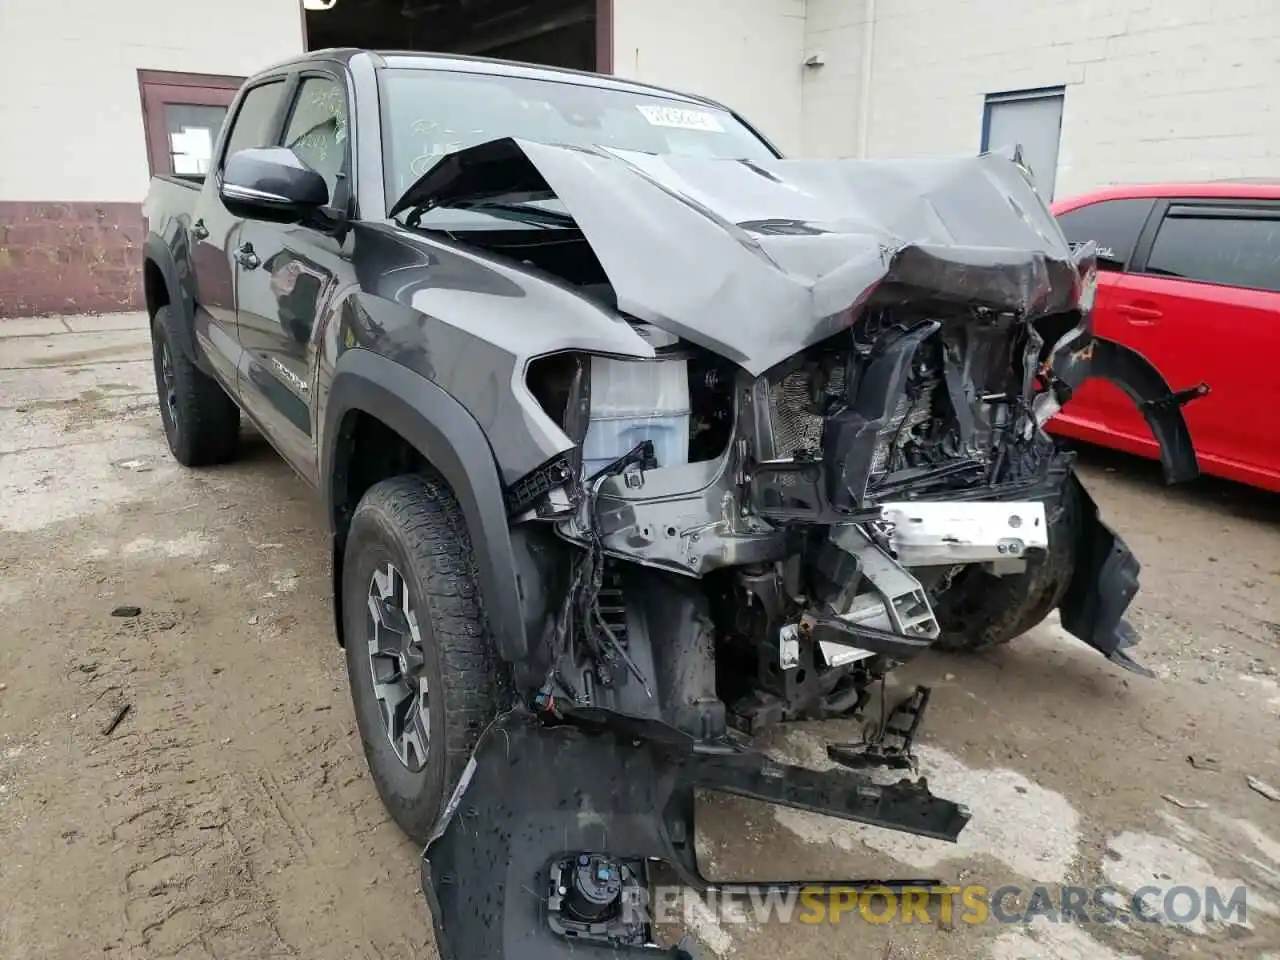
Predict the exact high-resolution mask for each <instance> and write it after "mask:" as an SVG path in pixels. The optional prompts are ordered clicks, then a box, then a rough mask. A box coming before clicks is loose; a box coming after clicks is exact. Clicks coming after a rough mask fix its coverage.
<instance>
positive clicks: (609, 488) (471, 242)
mask: <svg viewBox="0 0 1280 960" xmlns="http://www.w3.org/2000/svg"><path fill="white" fill-rule="evenodd" d="M145 213H146V218H147V223H148V236H147V240H146V260H145V286H146V301H147V307H148V311H149V314H150V317H151V323H152V336H153V342H154V348H155V349H154V355H155V371H156V385H157V389H158V391H159V397H160V414H161V417H162V420H163V424H164V429H165V433H166V436H167V437H168V442H169V445H170V447H171V449H172V451H173V454H174V456H175V457H176V458H177V459H178V460H179V461H180V462H182V463H183V464H186V465H189V466H192V467H196V466H204V465H210V464H216V463H220V462H223V461H226V460H228V459H229V458H231V457H232V456H233V455H234V453H235V450H236V443H237V437H238V433H239V426H240V418H241V414H242V413H243V414H244V415H246V416H247V417H248V418H249V419H250V420H251V421H252V422H253V424H254V425H255V426H256V427H257V428H258V429H259V430H260V431H261V433H262V434H263V435H264V436H265V437H266V438H267V439H268V440H269V441H270V442H271V444H272V445H273V446H274V447H275V448H276V449H277V450H278V451H279V452H280V454H281V455H282V456H283V457H284V458H285V459H286V460H287V461H288V462H289V464H290V465H291V466H292V467H293V468H294V469H295V470H296V471H297V473H298V474H299V476H301V477H302V478H303V479H304V480H305V481H306V482H307V483H309V484H311V485H312V486H314V487H315V488H316V489H317V491H318V492H319V494H320V496H321V497H323V499H324V502H325V504H326V507H327V515H328V518H329V528H330V535H331V537H332V551H333V604H334V611H335V625H336V629H337V635H338V639H339V642H340V643H342V644H343V646H344V648H345V653H346V659H347V665H348V669H349V673H350V681H351V692H352V697H353V700H354V704H355V712H356V717H357V720H358V725H359V729H360V733H361V737H362V740H363V744H364V750H365V754H366V756H367V759H368V763H369V767H370V769H371V771H372V774H373V781H374V783H375V784H376V786H377V789H378V792H379V794H380V795H381V797H382V800H383V801H384V803H385V804H386V806H387V809H388V810H389V811H390V813H391V815H392V816H393V817H394V818H395V820H396V822H397V823H398V824H399V825H400V826H401V827H402V828H403V829H404V830H405V831H406V833H408V835H409V836H411V837H414V838H416V839H418V840H420V841H422V842H424V843H428V846H427V849H426V853H425V857H424V889H425V890H426V892H427V895H428V897H429V899H430V901H431V904H432V906H433V913H434V917H435V923H436V927H437V934H438V942H439V945H440V949H441V951H442V953H443V954H444V955H445V956H446V957H457V958H459V960H471V958H486V960H488V958H495V957H497V958H500V957H509V958H516V957H519V958H521V960H527V958H532V960H539V958H558V957H568V956H579V955H582V954H584V953H585V954H586V955H587V956H595V955H610V956H616V955H624V954H625V955H632V954H634V955H637V956H641V955H650V954H652V955H666V956H673V957H675V956H687V955H688V954H689V951H690V949H691V948H689V947H688V946H687V945H682V946H678V947H675V948H671V949H670V950H666V951H663V950H660V949H659V948H658V947H656V946H654V944H653V932H652V928H651V924H650V922H649V919H648V918H646V917H645V916H644V915H643V911H639V912H637V910H636V909H634V908H635V907H636V904H638V903H641V902H643V893H644V889H645V884H646V882H647V879H646V878H647V869H648V867H647V864H648V863H649V862H650V861H651V860H653V859H665V860H667V861H669V862H671V863H673V864H674V865H675V867H676V869H677V870H678V871H679V873H680V876H681V877H682V878H683V879H684V880H685V881H686V882H688V883H691V884H694V885H705V882H706V881H704V880H703V879H702V877H701V874H700V873H699V872H698V869H697V862H696V857H695V856H694V853H693V843H692V836H693V819H692V818H693V800H692V798H693V792H694V790H695V789H696V788H699V787H701V788H708V789H713V790H722V791H728V792H732V793H735V794H740V795H745V796H749V797H755V798H758V799H762V800H766V801H770V802H773V803H781V804H789V805H791V806H796V807H802V808H805V809H809V810H817V811H821V812H825V813H829V814H832V815H835V816H840V817H846V818H849V819H854V820H860V821H863V822H868V823H874V824H877V825H880V826H883V827H888V828H891V829H897V830H903V831H907V832H910V833H916V834H921V835H925V836H932V837H940V838H944V839H950V840H954V839H955V838H956V836H957V834H958V833H959V831H960V830H961V829H962V828H963V827H964V825H965V822H966V821H967V820H968V817H969V812H968V811H967V810H965V809H964V808H963V807H961V806H959V805H957V804H954V803H951V802H949V801H946V800H943V799H940V798H937V797H934V796H932V795H931V794H930V793H929V791H928V790H927V788H926V787H925V786H924V784H923V781H919V782H913V781H910V780H904V781H902V782H901V783H899V784H897V785H895V786H877V785H876V784H875V783H874V782H873V781H872V780H871V779H869V778H868V777H867V776H866V774H865V773H863V772H861V771H862V770H863V768H866V767H870V766H888V767H898V768H903V769H909V768H911V767H912V765H913V757H912V754H911V739H912V737H913V735H914V732H915V729H916V727H917V725H918V724H919V722H920V718H921V715H922V714H923V712H924V708H925V705H926V704H927V702H928V691H927V690H924V689H918V690H916V691H915V692H914V693H913V694H912V695H911V696H910V697H908V698H907V699H906V700H904V701H903V702H902V703H901V704H899V705H898V706H897V707H896V708H894V709H893V710H892V711H890V712H889V713H888V719H887V720H886V721H885V722H882V723H879V724H875V725H872V727H871V728H870V729H869V730H868V736H867V739H866V742H865V743H862V744H858V745H847V744H832V745H831V748H830V755H831V757H832V759H833V760H835V761H837V763H838V764H839V765H841V766H842V767H843V768H845V769H837V770H835V771H834V772H828V773H822V774H819V773H815V772H812V771H808V770H803V769H799V768H796V767H787V766H784V765H779V764H776V763H772V762H770V761H768V760H766V759H765V758H764V757H762V756H761V755H760V754H759V753H758V752H756V751H755V750H753V749H752V747H751V735H752V734H754V733H755V732H756V731H758V730H760V729H761V728H763V727H764V726H767V725H769V724H772V723H777V722H784V721H788V720H795V719H818V718H827V717H840V716H859V715H860V714H861V712H862V711H863V709H864V707H865V706H866V704H867V703H868V700H869V698H870V697H871V695H872V693H873V687H874V686H875V685H877V684H879V682H880V681H882V680H883V678H884V677H885V674H886V672H887V671H888V670H890V669H892V668H893V667H894V666H895V665H896V664H898V663H901V662H903V661H905V660H908V659H910V658H911V657H913V656H915V655H916V654H917V653H919V652H920V651H922V650H925V649H927V648H929V647H930V646H941V647H946V648H950V649H976V648H979V647H985V646H989V645H991V644H996V643H1001V642H1004V641H1007V640H1009V639H1011V638H1013V637H1016V636H1017V635H1019V634H1020V633H1022V632H1024V631H1026V630H1027V629H1028V628H1030V627H1032V626H1034V625H1035V624H1036V623H1038V622H1040V621H1041V620H1042V619H1044V618H1045V617H1046V616H1047V615H1048V614H1049V613H1050V612H1052V611H1053V610H1055V609H1057V610H1059V611H1060V612H1061V618H1062V623H1063V625H1064V627H1065V628H1066V629H1067V630H1068V631H1070V632H1071V633H1072V634H1074V635H1075V636H1076V637H1078V638H1080V640H1082V641H1083V642H1084V643H1086V644H1088V645H1089V646H1092V647H1094V648H1096V649H1097V650H1099V651H1100V652H1101V653H1103V654H1104V655H1105V656H1107V657H1108V658H1110V659H1111V660H1113V661H1114V662H1116V663H1117V664H1119V665H1121V666H1123V667H1126V668H1130V669H1137V670H1140V669H1141V668H1139V667H1137V665H1136V664H1134V663H1133V661H1132V660H1131V659H1130V658H1129V656H1128V653H1127V651H1128V649H1129V647H1130V645H1131V643H1132V641H1133V639H1134V637H1133V632H1132V630H1131V629H1129V627H1128V626H1127V624H1126V623H1125V621H1124V620H1123V619H1122V617H1123V614H1124V612H1125V609H1126V607H1127V606H1128V604H1129V602H1130V600H1131V599H1132V597H1133V595H1134V593H1135V592H1136V590H1137V574H1138V563H1137V561H1136V560H1135V559H1134V557H1133V555H1132V554H1131V553H1130V552H1129V550H1128V549H1127V548H1126V546H1125V545H1124V543H1123V542H1122V541H1121V540H1120V539H1119V537H1118V536H1117V535H1116V534H1115V533H1114V532H1112V530H1111V529H1110V528H1108V527H1107V526H1106V525H1105V524H1104V523H1103V522H1102V521H1101V520H1100V519H1099V516H1098V510H1097V508H1096V506H1095V505H1094V503H1093V501H1092V500H1091V499H1090V497H1089V495H1088V493H1087V492H1086V491H1085V489H1084V488H1083V486H1082V485H1081V484H1080V482H1079V481H1078V480H1077V478H1076V476H1075V474H1074V471H1073V459H1072V455H1071V454H1070V453H1069V452H1065V451H1063V450H1060V449H1058V448H1057V447H1056V445H1055V444H1054V442H1053V441H1052V440H1051V439H1050V438H1049V437H1048V435H1047V434H1046V433H1045V432H1044V430H1043V427H1044V424H1045V423H1046V421H1047V420H1048V419H1049V418H1050V417H1052V416H1053V415H1054V413H1056V411H1057V410H1058V409H1059V408H1060V407H1061V405H1062V404H1064V403H1066V402H1068V401H1069V400H1070V397H1071V395H1072V392H1073V390H1075V389H1076V388H1078V387H1079V385H1080V384H1081V383H1082V382H1083V381H1084V380H1085V379H1086V378H1088V377H1091V376H1098V377H1103V378H1106V379H1109V380H1111V381H1113V382H1115V383H1117V384H1119V385H1120V386H1121V387H1122V388H1123V389H1124V390H1125V391H1126V392H1128V393H1129V395H1130V396H1131V397H1132V398H1133V399H1134V400H1135V402H1136V403H1138V404H1139V406H1140V407H1141V409H1142V411H1143V413H1144V414H1145V415H1146V418H1147V421H1148V423H1149V424H1150V425H1151V429H1152V430H1153V432H1154V433H1155V436H1156V437H1157V438H1158V439H1159V441H1160V443H1161V447H1162V450H1163V460H1164V469H1165V473H1166V477H1167V479H1168V480H1169V481H1171V482H1172V481H1177V480H1183V479H1186V478H1189V477H1192V476H1194V475H1195V474H1196V472H1197V465H1196V461H1195V456H1194V454H1193V452H1192V448H1191V444H1190V441H1189V438H1188V435H1187V429H1186V425H1185V422H1184V420H1183V418H1182V414H1181V409H1180V408H1181V406H1182V405H1183V404H1185V403H1186V402H1187V401H1188V400H1189V399H1192V398H1193V397H1194V396H1196V395H1197V393H1199V392H1203V389H1199V390H1188V391H1182V392H1178V393H1175V392H1173V391H1172V390H1170V388H1169V386H1168V385H1167V384H1166V383H1165V382H1164V380H1163V379H1162V378H1161V377H1160V375H1159V374H1158V373H1157V372H1156V371H1155V370H1154V369H1153V368H1152V367H1151V365H1150V364H1148V363H1147V362H1146V361H1145V360H1143V359H1142V357H1140V356H1138V355H1137V354H1135V353H1133V352H1132V351H1130V350H1128V349H1126V348H1124V347H1122V346H1120V345H1118V344H1115V343H1112V342H1110V341H1107V340H1104V339H1101V338H1097V337H1095V336H1094V335H1093V332H1092V327H1091V324H1090V309H1091V305H1092V299H1093V294H1094V289H1095V285H1096V268H1095V263H1094V259H1093V252H1092V248H1091V247H1087V246H1086V247H1083V248H1072V247H1070V246H1069V245H1068V243H1067V241H1066V240H1065V239H1064V237H1063V235H1062V233H1061V231H1060V230H1059V228H1058V226H1057V224H1056V223H1055V221H1054V219H1053V217H1052V216H1051V214H1050V212H1049V211H1048V209H1046V207H1045V205H1044V203H1043V202H1042V201H1041V199H1040V198H1039V196H1038V195H1037V194H1036V192H1035V190H1034V188H1033V187H1032V185H1031V182H1030V180H1029V178H1028V176H1027V174H1026V171H1025V170H1024V169H1023V168H1022V167H1021V166H1020V163H1019V162H1018V158H1017V157H1016V156H1014V157H1012V158H1009V157H1001V156H996V155H984V156H979V157H967V158H958V159H918V160H911V161H854V160H788V159H784V158H782V157H781V156H780V154H779V153H778V151H777V150H776V149H775V148H774V147H773V146H771V145H770V144H769V142H768V141H767V140H766V139H765V138H763V137H762V136H760V134H759V133H757V132H756V131H755V130H754V129H753V128H752V127H751V126H750V125H749V124H748V123H747V122H746V121H745V120H744V119H742V118H741V117H739V116H738V115H736V114H735V113H733V112H732V111H730V110H729V109H727V108H725V107H723V106H721V105H719V104H717V103H714V102H711V101H709V100H706V99H703V98H701V97H696V96H690V95H686V94H681V93H675V92H672V91H668V90H661V89H656V88H653V87H649V86H644V85H639V84H634V83H626V82H621V81H618V80H614V79H611V78H608V77H602V76H595V75H590V74H582V73H573V72H568V71H556V70H548V69H541V68H535V67H530V66H526V65H518V64H509V63H500V62H495V61H486V60H477V59H466V58H445V57H436V56H428V55H419V54H385V55H383V54H376V53H370V52H366V51H357V50H330V51H317V52H314V53H311V54H308V55H307V56H305V57H301V58H299V59H297V60H294V61H291V62H288V63H283V64H280V65H278V66H276V67H273V68H271V69H268V70H265V71H263V72H262V73H260V74H259V75H257V76H255V77H254V78H253V79H251V80H250V81H248V82H247V83H246V84H245V86H244V88H243V89H242V90H241V91H240V93H239V95H238V96H237V98H236V102H235V104H234V105H233V107H232V109H231V111H230V113H229V117H228V121H227V124H226V127H225V129H224V130H223V132H222V134H221V135H220V138H219V141H218V144H217V146H216V149H215V154H214V158H213V165H212V170H211V172H210V174H209V175H208V176H207V177H204V178H203V179H202V180H201V181H200V182H195V181H187V180H181V179H173V178H159V179H157V180H155V181H154V182H153V184H152V187H151V192H150V194H149V196H148V197H147V200H146V204H145ZM912 882H929V881H927V880H925V881H921V880H919V879H917V880H915V881H912ZM531 890H532V891H535V892H536V893H537V895H535V896H529V895H528V891H531Z"/></svg>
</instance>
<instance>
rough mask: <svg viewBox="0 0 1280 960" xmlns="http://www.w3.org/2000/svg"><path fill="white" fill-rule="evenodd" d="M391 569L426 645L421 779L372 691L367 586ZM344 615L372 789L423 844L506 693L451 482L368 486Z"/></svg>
mask: <svg viewBox="0 0 1280 960" xmlns="http://www.w3.org/2000/svg"><path fill="white" fill-rule="evenodd" d="M386 563H392V564H394V565H395V566H396V567H397V569H398V570H399V571H401V572H402V575H403V578H404V583H405V587H406V592H407V594H408V602H409V603H410V605H411V607H412V610H413V612H414V615H415V617H416V619H417V623H418V629H419V631H420V633H421V638H422V648H423V654H424V660H425V667H424V672H423V676H424V678H425V680H426V683H427V704H428V706H427V710H428V715H429V718H430V740H429V742H428V746H427V750H426V753H427V757H426V764H425V766H423V768H422V769H421V770H419V771H417V772H416V773H415V772H413V771H411V770H410V769H409V768H408V767H406V766H405V765H404V764H403V763H402V762H401V760H400V757H399V756H398V755H397V754H396V752H395V750H394V748H393V747H392V745H391V743H390V741H389V739H388V736H387V730H386V726H385V724H384V722H383V718H382V712H381V708H380V706H379V703H378V700H377V697H376V695H375V693H374V688H373V677H372V666H371V664H370V659H369V646H368V644H369V637H370V629H371V628H370V625H369V620H368V617H369V606H368V604H369V586H370V579H371V577H372V575H373V571H374V570H376V569H378V568H379V567H380V565H383V564H386ZM342 608H343V636H344V641H345V645H346V659H347V675H348V677H349V679H350V682H351V697H352V701H353V703H354V706H355V712H356V723H357V726H358V727H359V730H360V739H361V741H362V742H363V745H364V754H365V759H366V760H367V761H368V764H369V771H370V773H371V774H372V776H373V783H374V786H375V788H376V789H377V791H378V795H379V796H380V797H381V798H382V802H383V804H384V805H385V806H386V808H387V811H388V812H389V813H390V814H391V817H392V819H394V820H395V822H396V823H397V825H399V827H400V829H401V830H403V831H404V832H405V833H406V834H407V835H408V836H409V837H411V838H412V839H413V840H415V841H417V842H418V843H422V844H425V843H426V842H427V841H428V840H429V839H430V837H431V834H432V832H433V830H434V828H435V825H436V821H437V818H438V817H439V815H440V813H441V811H442V810H443V809H444V806H445V804H446V803H447V801H448V799H449V796H450V794H451V792H452V791H453V789H454V787H455V786H456V785H457V783H458V780H459V778H460V777H461V775H462V771H463V770H464V768H465V767H466V765H467V761H468V759H469V758H470V756H471V751H472V749H473V748H474V747H475V745H476V741H477V740H478V739H479V737H480V734H481V733H482V732H483V731H484V728H485V727H486V726H487V725H488V723H489V721H490V720H491V719H492V718H493V716H494V715H495V713H496V712H497V708H498V704H499V702H500V700H501V697H502V692H503V689H504V686H503V684H502V682H501V679H500V668H499V663H498V658H497V655H496V651H495V646H494V643H493V640H492V637H491V635H490V632H489V628H488V624H487V622H486V617H485V615H484V605H483V600H482V598H481V595H480V588H479V584H478V579H477V572H476V563H475V559H474V557H473V555H472V550H471V539H470V536H469V534H468V532H467V525H466V520H465V518H464V517H463V514H462V509H461V508H460V507H459V506H458V501H457V500H456V499H455V498H454V496H453V493H452V491H451V490H450V489H449V488H448V486H447V485H446V484H444V483H443V482H442V481H440V480H438V479H436V478H433V477H424V476H400V477H394V478H392V479H390V480H384V481H382V482H380V483H378V484H375V485H374V486H373V487H371V488H370V489H369V491H368V492H367V493H366V494H365V495H364V497H363V498H362V499H361V501H360V504H359V506H358V507H357V508H356V510H355V513H354V515H353V516H352V519H351V526H350V529H349V531H348V533H347V540H346V547H345V550H344V552H343V567H342Z"/></svg>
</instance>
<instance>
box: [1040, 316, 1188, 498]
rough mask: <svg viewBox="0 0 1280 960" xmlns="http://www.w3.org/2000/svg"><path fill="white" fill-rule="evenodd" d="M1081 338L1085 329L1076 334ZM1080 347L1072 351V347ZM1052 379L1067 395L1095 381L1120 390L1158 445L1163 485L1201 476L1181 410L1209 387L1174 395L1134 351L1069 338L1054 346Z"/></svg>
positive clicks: (1109, 342) (1111, 343) (1108, 342)
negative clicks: (1136, 407) (1060, 382)
mask: <svg viewBox="0 0 1280 960" xmlns="http://www.w3.org/2000/svg"><path fill="white" fill-rule="evenodd" d="M1077 332H1083V328H1077ZM1081 343H1083V344H1084V345H1083V346H1081V347H1079V348H1076V349H1074V350H1073V347H1075V346H1076V344H1081ZM1049 369H1050V370H1051V372H1052V374H1053V376H1054V377H1055V378H1057V379H1058V380H1060V381H1062V382H1063V383H1065V384H1066V385H1067V386H1068V387H1069V388H1070V389H1071V390H1075V389H1077V388H1078V387H1079V386H1080V385H1081V384H1083V383H1084V382H1085V381H1086V380H1089V379H1092V378H1094V377H1097V378H1099V379H1102V380H1107V381H1109V382H1111V383H1114V384H1115V385H1116V386H1117V387H1119V388H1120V389H1121V390H1123V391H1124V392H1125V393H1126V394H1127V395H1128V397H1129V399H1131V400H1132V401H1133V402H1134V403H1136V404H1137V405H1138V409H1139V410H1140V411H1141V412H1142V416H1143V417H1144V418H1145V419H1146V421H1147V425H1148V426H1149V427H1150V428H1151V433H1152V435H1153V436H1154V437H1155V438H1156V442H1157V443H1159V444H1160V464H1161V466H1162V467H1163V468H1164V480H1165V483H1182V482H1184V481H1187V480H1194V479H1195V478H1196V477H1198V476H1199V475H1200V464H1199V462H1198V461H1197V460H1196V451H1195V447H1194V445H1193V444H1192V442H1191V431H1190V430H1188V429H1187V421H1186V418H1185V417H1183V415H1182V407H1183V406H1184V405H1185V404H1187V403H1189V402H1191V401H1192V400H1195V399H1198V398H1199V397H1202V396H1205V395H1206V394H1207V393H1208V392H1209V387H1208V385H1207V384H1204V383H1201V384H1199V385H1198V386H1196V387H1192V388H1190V389H1189V390H1180V391H1177V392H1175V391H1174V390H1173V389H1172V388H1171V387H1170V386H1169V384H1168V383H1167V382H1165V379H1164V377H1163V376H1161V375H1160V371H1159V370H1157V369H1156V368H1155V367H1154V366H1152V364H1151V361H1149V360H1148V359H1147V358H1146V357H1144V356H1143V355H1142V354H1140V353H1138V351H1136V350H1134V349H1132V348H1131V347H1126V346H1125V345H1124V344H1122V343H1117V342H1116V341H1114V340H1108V339H1107V338H1105V337H1098V336H1093V337H1089V338H1088V339H1087V340H1086V339H1085V336H1073V335H1072V334H1068V335H1067V336H1066V337H1063V339H1062V341H1059V343H1058V345H1057V346H1055V348H1054V352H1053V354H1052V355H1051V356H1050V358H1049Z"/></svg>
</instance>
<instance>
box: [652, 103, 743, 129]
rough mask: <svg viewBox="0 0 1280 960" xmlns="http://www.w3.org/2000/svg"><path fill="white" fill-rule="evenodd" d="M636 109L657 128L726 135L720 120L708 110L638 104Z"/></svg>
mask: <svg viewBox="0 0 1280 960" xmlns="http://www.w3.org/2000/svg"><path fill="white" fill-rule="evenodd" d="M636 109H637V110H639V111H640V113H641V115H643V117H644V118H645V119H646V120H648V121H649V122H650V123H651V124H653V125H654V126H655V127H675V128H677V129H679V130H703V131H705V132H707V133H724V127H722V126H721V125H720V118H719V117H717V116H716V115H715V114H714V113H711V112H710V111H707V110H693V109H690V108H689V107H667V106H662V105H661V104H657V103H640V104H636Z"/></svg>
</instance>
